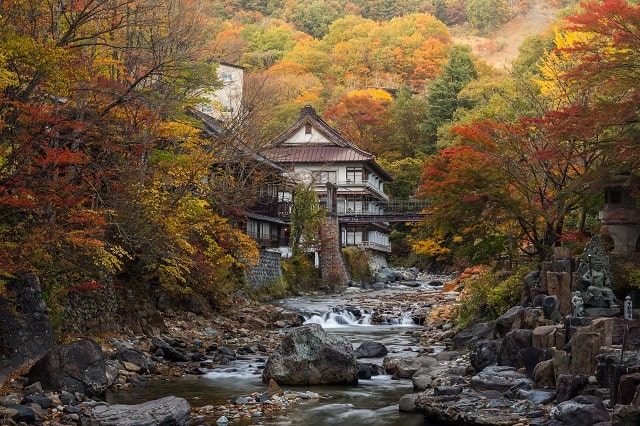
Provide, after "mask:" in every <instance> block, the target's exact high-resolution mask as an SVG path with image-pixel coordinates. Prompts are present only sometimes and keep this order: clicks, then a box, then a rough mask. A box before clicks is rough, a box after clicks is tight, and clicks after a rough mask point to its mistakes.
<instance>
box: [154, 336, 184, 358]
mask: <svg viewBox="0 0 640 426" xmlns="http://www.w3.org/2000/svg"><path fill="white" fill-rule="evenodd" d="M151 343H152V345H153V347H154V348H155V351H156V352H158V351H159V353H160V355H161V356H162V357H163V358H166V359H168V360H169V361H175V362H187V361H189V358H188V357H187V356H186V355H185V354H183V353H182V352H181V351H180V350H178V349H176V348H174V347H173V346H171V345H170V344H169V343H167V342H166V341H164V340H163V339H161V338H159V337H154V338H153V339H152V340H151Z"/></svg>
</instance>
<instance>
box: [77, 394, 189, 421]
mask: <svg viewBox="0 0 640 426" xmlns="http://www.w3.org/2000/svg"><path fill="white" fill-rule="evenodd" d="M89 415H90V417H91V421H92V423H91V424H98V425H100V426H163V425H164V426H186V425H189V424H191V407H190V406H189V403H188V402H187V400H186V399H183V398H178V397H175V396H167V397H165V398H162V399H157V400H154V401H149V402H145V403H143V404H137V405H122V404H115V405H98V406H96V407H93V408H92V409H91V411H90V412H89ZM94 422H95V423H94Z"/></svg>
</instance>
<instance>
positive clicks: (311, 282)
mask: <svg viewBox="0 0 640 426" xmlns="http://www.w3.org/2000/svg"><path fill="white" fill-rule="evenodd" d="M282 275H283V277H284V280H285V282H286V283H287V286H288V288H289V291H291V293H292V294H296V293H299V292H301V291H308V290H312V289H313V288H315V287H317V286H318V283H319V279H318V269H317V268H316V267H315V266H314V264H313V261H312V259H311V258H310V257H309V255H307V254H306V253H304V252H303V253H298V254H295V255H293V256H292V257H290V258H288V259H284V260H283V261H282Z"/></svg>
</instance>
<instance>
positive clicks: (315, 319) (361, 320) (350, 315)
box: [302, 308, 372, 328]
mask: <svg viewBox="0 0 640 426" xmlns="http://www.w3.org/2000/svg"><path fill="white" fill-rule="evenodd" d="M354 311H355V312H354ZM371 315H372V314H371V313H370V312H367V311H364V310H361V309H347V308H332V309H331V310H330V311H327V312H325V313H323V314H317V313H308V314H302V316H303V318H304V321H303V324H320V325H321V326H322V327H329V328H332V327H346V326H350V325H371Z"/></svg>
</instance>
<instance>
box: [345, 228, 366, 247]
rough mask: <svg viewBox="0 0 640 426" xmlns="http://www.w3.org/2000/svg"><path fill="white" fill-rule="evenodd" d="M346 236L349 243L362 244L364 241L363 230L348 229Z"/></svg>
mask: <svg viewBox="0 0 640 426" xmlns="http://www.w3.org/2000/svg"><path fill="white" fill-rule="evenodd" d="M346 238H347V241H345V243H346V244H347V245H355V244H360V243H362V231H356V230H353V229H347V232H346Z"/></svg>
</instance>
